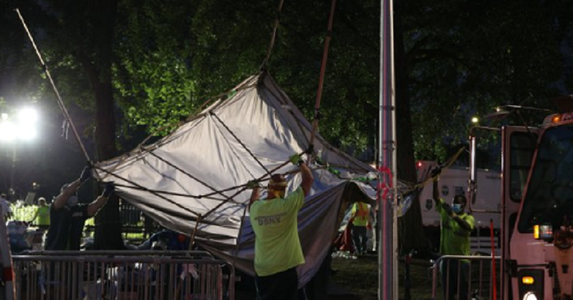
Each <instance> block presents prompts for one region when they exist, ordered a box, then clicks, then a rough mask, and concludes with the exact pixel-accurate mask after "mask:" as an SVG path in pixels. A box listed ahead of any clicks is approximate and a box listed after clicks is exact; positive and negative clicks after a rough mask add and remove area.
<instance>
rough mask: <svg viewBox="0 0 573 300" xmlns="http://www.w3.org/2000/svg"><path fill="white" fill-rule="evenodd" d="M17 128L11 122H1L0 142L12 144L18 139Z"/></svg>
mask: <svg viewBox="0 0 573 300" xmlns="http://www.w3.org/2000/svg"><path fill="white" fill-rule="evenodd" d="M16 131H17V126H15V125H14V123H12V122H10V121H9V120H2V121H1V122H0V140H2V141H5V142H11V141H13V140H15V139H16V138H17V133H16Z"/></svg>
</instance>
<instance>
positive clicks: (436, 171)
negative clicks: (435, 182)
mask: <svg viewBox="0 0 573 300" xmlns="http://www.w3.org/2000/svg"><path fill="white" fill-rule="evenodd" d="M440 174H442V167H440V166H437V167H435V168H433V169H432V171H431V172H430V176H431V177H436V176H439V175H440Z"/></svg>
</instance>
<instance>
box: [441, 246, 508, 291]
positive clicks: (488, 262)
mask: <svg viewBox="0 0 573 300" xmlns="http://www.w3.org/2000/svg"><path fill="white" fill-rule="evenodd" d="M500 258H501V257H500V256H495V257H493V259H492V257H491V256H461V255H444V256H441V257H440V258H438V259H437V260H436V261H435V262H434V264H433V265H432V267H431V268H430V271H431V272H432V299H434V300H435V299H447V300H450V299H458V300H486V299H495V298H499V296H498V295H499V293H497V295H496V291H497V290H499V267H500V265H499V264H500ZM494 262H495V263H494ZM494 266H495V268H494ZM496 275H497V276H496ZM439 286H440V287H441V288H439ZM494 295H495V297H494ZM438 296H441V298H439V297H438Z"/></svg>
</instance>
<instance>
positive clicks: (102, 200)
mask: <svg viewBox="0 0 573 300" xmlns="http://www.w3.org/2000/svg"><path fill="white" fill-rule="evenodd" d="M114 190H115V187H114V185H113V183H111V182H108V183H107V184H106V185H105V187H104V189H103V193H102V194H101V195H100V196H99V197H97V199H95V200H94V201H92V202H91V203H90V204H89V205H88V216H89V217H93V216H95V215H96V214H97V212H98V211H99V210H100V209H101V208H102V207H103V206H104V205H105V204H106V203H107V200H108V199H109V198H110V197H111V194H112V193H113V191H114Z"/></svg>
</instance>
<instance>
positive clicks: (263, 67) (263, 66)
mask: <svg viewBox="0 0 573 300" xmlns="http://www.w3.org/2000/svg"><path fill="white" fill-rule="evenodd" d="M283 4H284V0H281V1H280V3H279V7H278V8H277V11H276V15H275V24H274V26H273V33H272V35H271V41H270V43H269V48H268V50H267V55H266V56H265V59H264V60H263V63H262V64H261V66H260V67H259V70H261V71H263V70H266V69H267V65H268V63H269V59H270V58H271V53H272V52H273V48H274V47H275V41H276V38H277V31H278V29H279V25H280V23H281V20H280V19H281V11H282V9H283Z"/></svg>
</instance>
